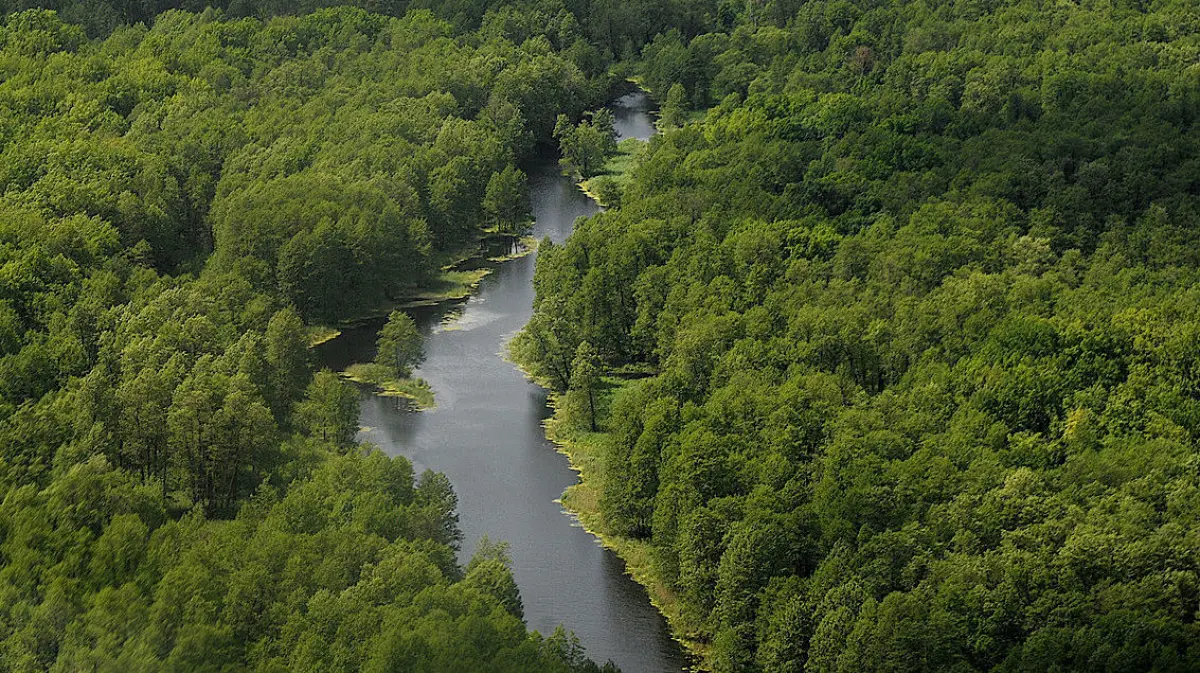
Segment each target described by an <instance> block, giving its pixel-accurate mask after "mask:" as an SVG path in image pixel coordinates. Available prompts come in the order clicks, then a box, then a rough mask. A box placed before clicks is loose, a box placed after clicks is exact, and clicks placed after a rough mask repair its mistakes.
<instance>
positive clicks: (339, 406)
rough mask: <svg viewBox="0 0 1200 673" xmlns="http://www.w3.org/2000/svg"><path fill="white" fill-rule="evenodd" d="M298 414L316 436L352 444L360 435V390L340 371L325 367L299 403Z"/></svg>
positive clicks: (322, 439) (302, 423)
mask: <svg viewBox="0 0 1200 673" xmlns="http://www.w3.org/2000/svg"><path fill="white" fill-rule="evenodd" d="M296 417H297V421H298V423H299V424H300V426H301V427H302V428H304V430H305V431H306V432H307V433H308V434H309V435H311V436H312V437H316V438H319V439H320V440H321V441H324V442H329V443H331V444H334V445H337V446H341V447H348V446H351V445H352V444H353V443H354V436H355V435H356V434H358V392H357V391H356V390H354V388H353V387H351V386H350V385H349V384H347V383H344V382H342V379H341V377H340V376H338V375H337V374H334V373H333V372H331V371H329V370H328V369H325V370H322V371H320V372H318V373H317V375H316V376H314V377H313V380H312V383H310V384H309V386H308V390H307V391H306V393H305V395H304V400H303V401H302V402H301V403H300V404H298V405H297V406H296Z"/></svg>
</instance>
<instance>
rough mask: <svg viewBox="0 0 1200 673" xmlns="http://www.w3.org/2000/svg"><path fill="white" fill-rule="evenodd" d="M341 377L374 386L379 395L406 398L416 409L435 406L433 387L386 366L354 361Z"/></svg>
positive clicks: (425, 409)
mask: <svg viewBox="0 0 1200 673" xmlns="http://www.w3.org/2000/svg"><path fill="white" fill-rule="evenodd" d="M341 376H342V378H344V379H346V380H347V381H351V382H353V383H358V384H361V385H367V386H374V388H375V394H376V395H379V396H380V397H397V398H402V399H405V400H408V402H409V404H411V405H412V407H413V409H414V410H416V411H430V410H432V409H436V408H437V401H436V400H435V399H434V395H433V389H432V388H430V387H429V384H428V383H426V382H425V379H421V378H409V377H398V376H396V375H394V374H393V373H392V372H391V371H390V370H389V369H388V368H387V367H385V366H383V365H380V364H377V363H374V362H367V363H356V364H352V365H350V366H349V367H347V368H346V370H345V371H343V372H341Z"/></svg>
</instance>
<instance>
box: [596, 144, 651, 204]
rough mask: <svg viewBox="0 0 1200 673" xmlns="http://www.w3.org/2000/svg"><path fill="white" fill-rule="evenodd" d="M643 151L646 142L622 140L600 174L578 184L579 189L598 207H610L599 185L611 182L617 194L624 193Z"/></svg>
mask: <svg viewBox="0 0 1200 673" xmlns="http://www.w3.org/2000/svg"><path fill="white" fill-rule="evenodd" d="M645 149H646V142H645V141H644V140H638V139H637V138H626V139H625V140H622V141H621V142H620V143H618V144H617V153H616V154H614V155H613V156H611V157H609V159H608V161H606V162H605V163H604V168H603V169H601V171H600V173H598V174H597V175H594V176H592V177H590V178H588V179H586V180H584V181H582V182H580V183H579V187H580V189H582V190H583V193H584V194H587V195H588V196H590V197H592V199H593V200H595V201H596V202H597V203H599V204H600V205H602V206H609V205H612V204H610V203H605V201H606V199H605V198H603V197H604V189H602V188H601V186H600V185H601V184H602V183H603V182H607V181H612V183H613V184H614V185H615V186H616V187H617V189H618V191H619V192H624V191H625V187H626V186H627V185H628V184H629V182H630V181H631V180H633V169H634V167H635V166H637V164H638V161H639V160H640V159H641V156H642V153H643V152H644V151H645Z"/></svg>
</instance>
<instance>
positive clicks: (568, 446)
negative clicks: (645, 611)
mask: <svg viewBox="0 0 1200 673" xmlns="http://www.w3.org/2000/svg"><path fill="white" fill-rule="evenodd" d="M604 381H605V393H604V395H603V399H602V400H601V401H600V404H599V407H600V409H601V410H602V411H601V412H600V413H602V414H604V415H605V416H607V413H606V411H604V410H607V408H608V405H609V403H610V402H611V399H612V396H613V395H614V394H615V393H616V392H617V391H618V390H619V389H620V388H623V387H625V386H627V385H631V384H634V382H632V381H628V380H623V379H617V378H612V377H605V379H604ZM558 400H559V394H557V393H551V394H550V398H549V403H550V406H551V408H552V409H553V410H554V413H553V415H551V417H550V418H548V419H547V420H546V421H545V423H544V424H543V425H544V427H545V429H546V438H547V439H549V440H550V441H551V442H552V443H553V444H554V446H555V448H556V449H557V450H558V452H559V453H561V454H563V455H564V456H566V457H567V460H568V461H569V462H570V465H571V469H572V470H574V471H575V472H576V473H577V474H578V475H579V481H578V483H576V484H574V485H572V486H569V487H567V489H566V490H565V491H563V495H562V498H561V500H560V502H561V503H562V506H563V508H564V509H566V510H567V511H568V512H570V513H571V514H572V515H573V516H575V518H576V519H577V520H578V521H579V524H580V525H581V526H582V527H583V529H584V530H586V531H587V532H588V533H590V534H591V535H593V536H594V537H595V538H596V539H597V540H599V541H600V544H601V545H603V546H604V548H605V549H609V550H611V551H612V552H613V553H615V554H616V555H617V556H619V557H620V558H621V560H622V561H623V562H624V563H625V573H626V574H627V575H629V576H630V577H632V578H633V579H634V581H636V582H637V583H638V584H641V585H642V586H643V587H645V589H646V592H647V594H648V595H649V597H650V603H651V604H652V605H654V607H655V609H657V610H658V611H659V613H661V614H662V615H663V617H665V618H666V620H667V624H668V625H670V628H671V637H672V638H673V639H674V640H675V641H676V642H678V643H679V644H680V645H681V646H683V648H684V649H685V650H686V651H687V652H688V653H690V654H691V655H692V656H693V657H694V658H695V660H696V662H695V663H696V665H695V666H694V667H693V668H692V670H696V671H704V670H708V668H707V667H705V665H704V662H705V661H706V657H707V655H708V644H707V642H705V640H704V639H703V638H702V637H701V635H700V634H699V633H698V632H697V629H696V628H695V627H694V626H693V625H691V624H689V623H688V620H687V617H686V615H684V613H683V612H682V610H681V604H680V602H679V598H678V597H677V596H676V595H675V592H674V591H673V590H672V589H671V588H670V586H669V585H668V584H667V582H666V581H665V580H664V579H663V577H662V576H661V575H660V574H659V572H658V569H657V567H656V565H655V563H654V558H653V549H652V548H651V546H650V543H649V542H648V541H646V540H637V539H634V538H629V537H625V536H622V535H618V534H616V533H613V532H612V530H611V529H610V528H609V527H608V525H607V524H606V522H605V520H604V512H603V510H602V509H601V507H600V499H601V494H602V493H603V492H604V487H605V480H606V477H607V473H606V470H605V463H604V454H605V452H606V450H607V448H606V444H607V442H608V441H609V433H608V432H606V431H604V430H601V431H600V432H590V431H587V430H581V429H578V428H573V427H571V425H570V423H569V421H568V419H566V418H565V417H564V414H563V412H562V408H561V406H560V405H559V404H558ZM600 425H601V427H603V425H604V423H603V421H601V423H600Z"/></svg>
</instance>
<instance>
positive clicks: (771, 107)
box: [513, 0, 1200, 673]
mask: <svg viewBox="0 0 1200 673" xmlns="http://www.w3.org/2000/svg"><path fill="white" fill-rule="evenodd" d="M723 6H724V5H723ZM743 9H744V11H743V12H742V13H741V14H738V15H736V16H734V25H732V26H729V27H725V28H724V29H722V28H721V27H720V26H719V25H714V26H713V28H714V29H713V30H711V31H709V32H705V33H702V34H694V35H689V34H688V33H686V32H685V31H667V32H665V33H662V34H660V35H658V36H657V37H655V38H654V39H653V40H652V41H650V42H649V43H648V44H647V45H646V47H645V49H644V50H643V51H642V53H641V59H640V61H639V63H637V67H636V71H635V72H636V73H637V74H638V76H639V77H640V81H641V82H642V83H643V84H644V85H645V86H647V87H648V88H650V90H651V91H652V92H653V93H654V95H655V96H656V97H658V98H659V99H660V100H661V101H663V105H664V109H663V114H662V124H663V126H666V127H669V128H668V129H667V130H666V131H665V132H664V133H663V134H661V135H660V136H658V137H656V138H655V139H654V140H652V141H651V143H650V146H649V148H648V150H647V152H646V154H645V156H644V158H643V159H642V160H641V162H640V163H639V164H638V165H637V166H636V167H635V168H634V169H633V172H632V178H631V180H630V181H629V182H628V183H627V185H626V186H625V188H624V193H623V194H622V195H621V197H620V207H619V208H613V209H609V210H608V211H607V212H605V213H603V214H600V215H598V216H596V217H593V218H591V219H590V220H588V221H586V222H583V223H582V224H581V225H580V226H578V227H577V228H576V230H575V233H574V234H573V235H572V237H571V238H570V240H569V241H568V242H567V244H566V245H563V246H553V245H548V244H545V243H544V244H543V246H542V248H541V251H540V255H539V258H538V269H537V279H536V289H537V300H536V302H537V303H536V314H535V316H534V319H533V320H532V321H531V323H530V324H529V326H528V327H527V328H526V330H525V332H524V333H523V334H522V335H521V336H520V337H519V338H518V339H517V341H516V342H515V343H514V345H513V350H514V353H515V354H516V356H517V357H518V359H520V360H521V361H523V362H524V363H526V364H527V366H529V367H530V368H531V369H532V371H533V372H534V373H535V374H537V375H538V376H539V378H541V379H542V380H543V381H545V382H547V383H548V384H550V385H553V386H554V387H555V388H557V389H558V390H560V391H561V392H562V396H561V397H560V406H559V417H560V418H559V420H560V421H561V422H562V423H564V424H566V425H568V426H570V427H572V428H573V429H572V430H571V431H570V432H569V433H567V434H568V440H569V441H571V440H574V441H576V442H584V443H590V444H591V445H594V446H598V447H599V449H598V450H599V451H600V458H599V460H600V462H601V463H602V464H603V469H602V470H601V473H602V474H603V482H602V483H601V484H600V485H599V488H600V491H601V492H600V495H599V508H600V513H601V515H602V519H603V524H604V529H605V531H606V532H607V533H608V534H610V535H612V536H614V537H616V538H620V539H624V540H630V541H633V542H634V543H637V544H642V545H644V546H646V547H647V548H648V549H649V550H650V555H651V556H652V565H653V573H652V574H653V575H654V576H655V577H656V578H657V582H658V583H659V585H660V587H659V588H660V589H662V590H663V592H665V593H666V594H668V595H670V596H671V597H672V598H673V600H674V602H675V603H677V613H678V614H677V616H676V617H675V626H676V629H677V630H678V631H680V632H681V633H683V634H685V635H687V637H689V638H691V639H692V640H693V641H694V643H695V649H696V650H697V651H698V652H699V653H700V654H701V655H702V656H703V658H704V664H705V666H706V667H708V668H711V669H712V670H714V671H722V672H733V671H738V672H755V671H762V672H763V673H767V672H780V671H782V672H798V671H822V672H824V671H975V670H997V671H1180V672H1182V671H1194V670H1198V669H1200V624H1198V619H1200V451H1198V450H1197V447H1198V440H1200V387H1198V379H1197V372H1200V350H1198V349H1197V344H1198V343H1200V340H1198V335H1200V295H1198V294H1197V288H1198V287H1200V285H1198V284H1197V282H1198V281H1200V268H1198V265H1200V257H1198V253H1197V250H1200V238H1198V237H1200V208H1198V206H1200V200H1198V197H1200V170H1198V169H1200V154H1198V150H1200V147H1198V142H1200V127H1198V121H1200V70H1198V69H1197V66H1196V64H1197V62H1198V60H1197V59H1198V57H1200V8H1198V7H1197V5H1196V4H1195V3H1193V2H1187V1H1182V0H1155V1H1152V2H1120V1H1118V2H1101V1H1096V2H1092V1H1088V0H1085V1H1083V2H1070V3H1060V2H1043V1H1041V0H987V1H983V2H941V1H937V0H929V1H923V2H900V1H898V0H809V1H808V2H805V3H803V4H802V5H800V6H798V7H794V8H792V9H791V13H788V14H784V15H780V14H777V13H776V14H772V11H773V10H779V9H781V7H780V6H779V5H778V4H776V3H756V2H748V3H745V6H744V8H743ZM604 372H607V373H609V374H610V375H609V376H607V377H604V376H601V374H602V373H604ZM597 430H598V431H599V432H594V431H597Z"/></svg>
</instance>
